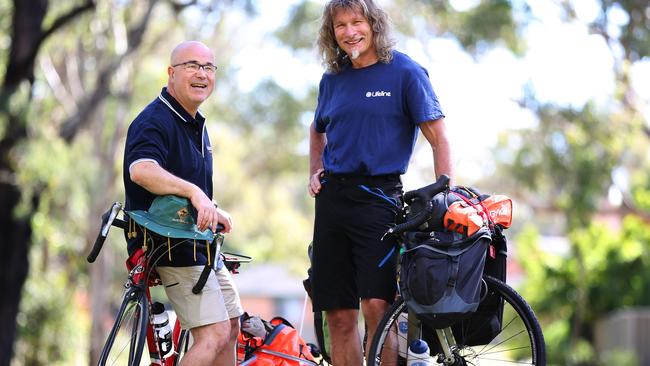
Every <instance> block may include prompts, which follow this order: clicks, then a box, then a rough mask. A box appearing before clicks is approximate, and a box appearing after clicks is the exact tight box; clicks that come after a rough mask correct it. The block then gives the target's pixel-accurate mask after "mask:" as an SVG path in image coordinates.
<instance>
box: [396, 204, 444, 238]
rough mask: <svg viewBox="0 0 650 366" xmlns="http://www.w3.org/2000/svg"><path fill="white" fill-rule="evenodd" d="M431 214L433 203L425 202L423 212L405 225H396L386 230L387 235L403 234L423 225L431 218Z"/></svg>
mask: <svg viewBox="0 0 650 366" xmlns="http://www.w3.org/2000/svg"><path fill="white" fill-rule="evenodd" d="M431 213H433V203H431V201H430V200H429V201H427V203H426V206H425V207H424V210H422V212H420V213H419V214H418V215H417V216H415V217H414V218H413V219H412V220H409V221H407V222H405V223H402V224H399V225H396V226H395V227H393V228H391V229H390V230H388V233H389V234H399V233H403V232H405V231H410V230H413V229H415V228H417V227H418V226H420V225H422V224H424V223H425V222H426V221H427V220H428V219H429V217H431Z"/></svg>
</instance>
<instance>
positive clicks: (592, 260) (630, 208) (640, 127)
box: [497, 1, 650, 365]
mask: <svg viewBox="0 0 650 366" xmlns="http://www.w3.org/2000/svg"><path fill="white" fill-rule="evenodd" d="M562 5H563V9H564V10H565V11H566V14H565V17H566V19H567V21H575V11H574V9H573V2H564V3H563V4H562ZM599 5H600V15H599V16H598V17H597V19H595V20H594V21H593V22H592V23H591V24H589V27H590V29H591V30H592V32H593V33H594V34H598V35H600V36H602V38H603V40H604V41H605V42H606V43H607V45H608V46H609V47H610V49H611V50H612V57H613V59H614V60H615V62H614V69H613V70H612V73H613V75H614V78H615V80H616V82H617V92H616V94H615V99H614V101H613V102H612V104H611V105H607V106H597V105H595V104H594V103H592V102H590V103H587V104H586V105H585V106H584V107H582V108H572V107H565V106H558V105H551V104H540V103H539V102H537V101H536V100H535V96H534V93H531V94H530V95H528V97H527V98H526V99H525V100H524V101H522V104H523V105H525V106H526V107H527V108H529V109H530V110H532V111H533V112H534V113H535V114H536V115H537V117H538V125H537V126H535V128H533V129H526V130H522V131H516V132H512V131H509V132H508V134H507V135H506V134H504V135H503V136H502V137H501V144H500V148H501V149H503V150H502V151H500V152H499V153H498V154H497V158H498V160H499V163H500V167H499V175H500V176H501V177H508V179H507V180H509V181H510V183H509V186H510V187H511V188H512V190H513V192H517V193H516V194H517V195H518V196H519V197H520V198H521V199H522V200H525V201H527V202H528V204H530V205H531V206H532V208H533V210H536V211H538V212H540V211H541V212H547V213H552V214H554V215H556V216H557V215H559V216H560V217H561V220H560V221H561V222H562V223H564V226H563V227H560V228H558V227H557V226H556V227H554V229H555V231H556V232H560V233H561V232H566V233H567V234H568V238H569V242H570V247H569V254H568V257H567V258H558V257H554V256H551V255H548V254H545V253H541V252H540V251H539V249H536V248H535V240H536V239H535V235H531V234H530V233H529V232H528V233H525V234H523V235H522V236H521V237H520V240H519V242H520V243H521V244H522V246H523V248H522V250H521V253H520V257H521V258H523V261H524V264H525V267H526V270H527V273H528V274H529V279H528V280H527V282H526V283H527V286H526V288H525V290H524V291H525V294H526V295H525V296H526V297H527V298H528V299H530V301H531V303H532V305H533V307H534V308H536V309H537V310H538V311H539V314H540V315H541V317H542V319H543V320H545V325H546V326H547V328H546V329H549V330H550V331H549V333H548V335H549V336H548V337H547V339H548V340H549V356H550V360H551V361H552V362H556V363H564V364H585V365H587V364H590V365H591V364H597V363H598V362H605V359H606V357H609V356H608V355H602V354H598V350H596V349H595V348H593V346H592V344H593V342H594V338H595V336H594V332H595V324H596V322H597V321H598V320H599V319H601V318H602V317H604V316H605V315H606V314H607V313H608V312H610V311H612V310H614V309H617V308H619V307H623V306H631V305H636V306H639V305H650V303H649V302H648V300H649V298H648V296H649V295H648V292H647V291H646V290H639V289H647V288H648V286H650V283H648V278H647V276H646V275H645V274H644V272H646V271H645V270H643V268H644V266H647V263H648V261H649V260H650V258H649V257H648V251H649V249H650V246H648V239H647V238H648V231H647V223H648V222H650V220H649V219H650V211H649V210H648V206H647V202H645V201H644V200H643V199H642V197H647V192H648V191H650V185H649V184H648V182H649V181H650V176H649V175H648V174H647V172H648V167H649V165H650V161H648V158H647V156H648V155H647V153H648V148H647V146H648V137H649V136H650V135H649V134H648V127H647V126H648V125H647V121H646V120H645V119H644V117H643V115H642V113H641V110H640V106H641V102H640V101H639V100H638V97H637V96H636V94H635V90H634V88H633V85H632V84H631V77H630V76H631V75H630V70H631V69H632V67H631V66H632V65H633V64H634V62H636V61H638V60H641V59H643V58H644V57H648V56H649V54H648V51H649V50H648V47H647V45H648V42H649V41H650V32H649V31H648V27H647V25H646V24H645V23H644V21H643V20H642V19H645V18H644V16H643V14H645V13H646V12H647V11H648V9H649V8H648V5H647V3H646V2H636V1H601V2H599ZM612 9H617V10H622V11H624V12H625V14H626V15H627V17H628V21H627V22H624V23H623V24H622V25H621V24H615V23H613V22H612V20H610V14H611V11H612ZM619 31H620V32H619ZM617 176H627V177H630V179H629V183H627V184H626V183H621V180H620V179H618V180H617V179H616V177H617ZM610 190H615V191H619V192H620V193H621V194H622V196H623V201H622V205H620V206H619V207H611V205H610V204H609V203H608V201H607V198H608V193H609V192H610ZM606 211H609V213H613V214H615V215H616V216H618V217H619V218H620V219H619V220H620V221H621V222H622V230H620V231H616V230H612V229H608V228H607V227H606V226H603V225H602V223H601V222H602V220H600V219H599V218H598V216H599V215H600V214H603V213H606ZM626 215H627V216H626ZM541 230H547V231H548V227H541ZM540 257H541V258H544V259H542V260H539V258H540ZM532 258H535V260H533V259H532ZM621 268H626V270H625V271H620V269H621ZM542 284H544V285H542ZM623 284H627V285H623ZM630 284H632V288H631V289H630V291H627V292H626V293H625V294H624V295H623V296H621V294H620V292H618V291H612V290H613V289H620V288H629V286H630ZM540 289H543V290H542V291H540ZM567 299H570V302H567ZM566 319H569V322H567V321H566Z"/></svg>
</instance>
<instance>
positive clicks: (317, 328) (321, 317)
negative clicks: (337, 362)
mask: <svg viewBox="0 0 650 366" xmlns="http://www.w3.org/2000/svg"><path fill="white" fill-rule="evenodd" d="M314 333H316V342H317V343H318V349H319V351H320V354H321V356H322V357H323V360H324V361H325V362H326V363H327V364H328V365H329V364H331V363H332V361H331V359H330V355H329V349H330V345H329V334H328V333H329V329H327V320H326V318H325V312H324V311H315V312H314Z"/></svg>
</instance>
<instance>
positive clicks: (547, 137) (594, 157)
mask: <svg viewBox="0 0 650 366" xmlns="http://www.w3.org/2000/svg"><path fill="white" fill-rule="evenodd" d="M537 113H538V115H539V124H538V126H537V127H536V128H535V129H530V130H523V131H521V132H520V133H515V134H507V135H506V134H505V133H504V134H503V135H502V139H501V141H500V145H501V148H508V147H510V148H512V147H514V149H515V151H514V152H513V155H510V154H500V155H499V156H497V159H498V163H499V168H500V169H501V170H502V171H505V172H506V175H508V176H510V177H512V178H513V179H515V180H516V181H517V182H519V184H520V185H523V187H526V188H528V189H529V191H528V192H529V194H534V195H536V196H538V197H540V199H541V200H542V201H544V202H546V203H547V204H548V205H549V206H550V207H551V208H553V209H557V210H560V211H561V212H563V213H565V214H566V218H567V225H568V227H569V228H575V227H581V226H584V225H585V224H586V223H588V222H589V220H590V218H591V213H592V212H594V211H595V210H596V208H597V206H598V205H599V204H600V203H601V202H602V200H603V199H604V198H606V194H607V189H608V188H609V186H610V185H611V183H612V182H611V172H612V170H613V169H614V167H615V166H616V164H617V163H618V162H619V157H620V156H621V153H622V151H623V149H624V148H625V139H626V135H624V134H621V133H620V128H619V126H617V125H615V124H612V123H611V121H609V120H608V118H607V116H606V115H604V114H599V113H598V112H597V111H596V110H595V107H594V106H593V105H591V104H587V105H585V107H583V108H582V109H580V110H574V109H572V108H564V107H556V106H542V107H539V108H538V109H537ZM533 192H534V193H533Z"/></svg>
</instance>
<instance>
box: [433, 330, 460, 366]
mask: <svg viewBox="0 0 650 366" xmlns="http://www.w3.org/2000/svg"><path fill="white" fill-rule="evenodd" d="M436 335H437V336H438V342H440V346H441V348H442V352H443V353H444V355H439V356H438V360H437V362H438V363H442V364H443V365H450V366H451V365H456V357H455V356H454V352H453V349H452V347H456V339H455V338H454V333H453V332H452V331H451V327H447V328H444V329H436Z"/></svg>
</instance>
